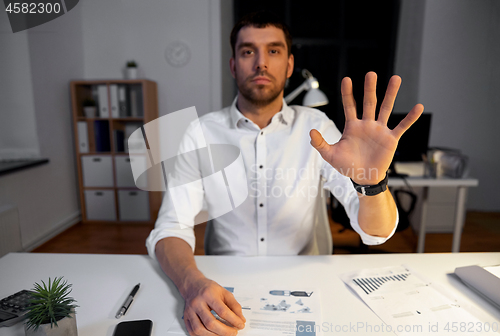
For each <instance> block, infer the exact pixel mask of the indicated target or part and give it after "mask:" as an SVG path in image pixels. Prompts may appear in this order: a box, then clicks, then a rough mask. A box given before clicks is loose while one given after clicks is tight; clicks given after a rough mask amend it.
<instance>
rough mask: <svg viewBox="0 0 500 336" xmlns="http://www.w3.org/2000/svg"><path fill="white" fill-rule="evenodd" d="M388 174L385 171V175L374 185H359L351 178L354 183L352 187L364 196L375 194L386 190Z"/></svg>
mask: <svg viewBox="0 0 500 336" xmlns="http://www.w3.org/2000/svg"><path fill="white" fill-rule="evenodd" d="M388 179H389V176H388V175H387V173H385V177H384V179H383V180H382V181H380V182H379V183H378V184H375V185H361V184H357V183H356V182H354V181H353V180H352V179H351V182H352V184H353V185H354V189H356V191H357V192H359V193H360V194H363V195H364V196H375V195H378V194H380V193H381V192H384V191H386V190H387V180H388Z"/></svg>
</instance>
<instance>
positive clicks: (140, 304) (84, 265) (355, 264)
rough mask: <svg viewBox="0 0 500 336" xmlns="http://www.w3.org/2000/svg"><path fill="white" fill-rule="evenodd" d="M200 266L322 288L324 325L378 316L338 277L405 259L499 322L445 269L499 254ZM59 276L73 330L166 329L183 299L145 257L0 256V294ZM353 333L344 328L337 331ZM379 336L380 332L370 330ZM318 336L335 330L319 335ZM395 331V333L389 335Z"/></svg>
mask: <svg viewBox="0 0 500 336" xmlns="http://www.w3.org/2000/svg"><path fill="white" fill-rule="evenodd" d="M196 262H197V264H198V267H199V268H200V270H201V271H202V272H203V273H204V274H205V275H206V276H207V277H209V278H211V279H213V280H215V281H217V282H218V283H219V284H221V285H223V286H232V285H237V284H252V283H261V284H267V285H275V284H280V285H291V286H293V285H298V284H304V283H307V284H308V285H310V286H313V287H317V288H320V290H321V293H322V299H321V302H322V309H323V310H322V323H324V322H327V323H333V324H339V325H344V324H349V323H354V324H356V323H358V322H363V323H369V324H371V325H380V324H381V321H380V319H379V318H378V317H377V316H376V315H375V314H374V313H373V312H372V311H371V310H370V309H369V308H368V307H367V306H366V305H365V304H364V303H363V302H362V301H361V300H360V299H359V298H357V297H356V296H355V295H354V294H353V293H351V292H350V291H349V289H348V288H347V287H346V286H345V285H344V284H343V282H342V281H341V280H340V278H339V277H338V275H339V274H341V273H344V272H348V271H354V270H357V269H360V268H373V267H385V266H394V265H401V264H403V263H404V264H407V265H409V266H410V267H412V268H413V269H414V270H415V271H416V272H418V273H420V274H422V275H424V276H426V277H428V278H429V279H430V280H432V281H435V282H438V283H439V284H441V285H442V286H444V287H445V288H446V289H448V290H449V292H450V293H451V294H452V295H454V296H455V297H456V298H457V299H458V300H462V301H464V302H465V303H469V304H471V305H472V306H473V307H476V308H477V309H478V310H479V313H480V315H481V316H480V317H481V318H482V320H483V321H485V322H487V321H489V322H490V323H493V322H495V321H496V322H497V323H498V322H499V321H500V311H498V310H496V309H495V308H494V307H493V306H492V305H490V304H489V303H488V302H486V301H485V300H484V299H482V298H481V297H479V296H478V295H477V294H475V293H473V292H472V291H471V290H469V289H468V288H467V287H465V286H464V285H463V284H462V283H460V281H459V280H457V279H455V278H454V277H453V276H449V275H447V273H451V272H453V271H454V269H455V267H459V266H467V265H481V266H488V265H498V264H500V253H454V254H451V253H442V254H379V255H333V256H294V257H225V256H197V257H196ZM56 276H64V277H65V279H67V280H68V282H70V283H72V284H73V292H72V296H73V297H74V298H75V299H76V300H77V301H78V302H77V303H78V305H79V306H80V307H79V308H77V324H78V335H79V336H95V335H107V336H111V335H112V333H113V329H114V327H115V325H116V324H117V323H118V322H120V321H127V320H137V319H151V320H153V322H154V327H153V335H168V333H167V330H168V329H169V328H170V325H171V323H172V322H173V320H174V318H176V319H179V318H180V316H181V315H182V310H183V307H184V302H183V300H182V299H181V297H180V295H179V294H178V292H177V289H176V288H175V286H174V285H173V284H172V282H171V281H170V280H169V279H168V278H167V277H166V276H165V275H164V274H163V272H162V271H161V270H160V268H159V267H158V266H157V265H156V263H155V262H153V261H152V260H151V259H150V258H149V257H147V256H137V255H83V254H38V253H11V254H8V255H7V256H5V257H3V258H1V259H0V297H5V296H7V295H10V294H12V293H14V292H16V291H19V290H21V289H30V288H32V286H33V283H34V282H38V281H40V280H46V279H48V278H49V277H52V278H53V277H56ZM138 282H140V283H141V289H140V291H139V292H138V294H137V296H136V300H135V301H134V302H133V304H132V306H131V307H130V310H129V312H128V313H127V314H126V315H125V316H124V317H123V318H121V319H120V320H117V319H115V318H114V315H115V313H116V311H117V310H118V307H119V305H120V304H121V303H122V302H123V300H124V299H125V298H126V296H127V294H128V293H129V292H130V290H131V289H132V288H133V286H134V285H135V284H137V283H138ZM355 334H356V335H359V332H358V333H354V332H353V333H343V335H355ZM374 334H377V335H385V334H384V333H381V332H378V333H374ZM0 335H2V336H23V335H24V330H23V326H22V324H17V325H15V326H13V327H9V328H0ZM324 335H333V333H328V332H327V333H325V334H324ZM387 335H393V334H387Z"/></svg>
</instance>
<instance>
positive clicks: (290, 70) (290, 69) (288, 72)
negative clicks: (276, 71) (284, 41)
mask: <svg viewBox="0 0 500 336" xmlns="http://www.w3.org/2000/svg"><path fill="white" fill-rule="evenodd" d="M293 65H294V59H293V54H290V56H288V67H287V69H286V78H290V77H291V76H292V74H293Z"/></svg>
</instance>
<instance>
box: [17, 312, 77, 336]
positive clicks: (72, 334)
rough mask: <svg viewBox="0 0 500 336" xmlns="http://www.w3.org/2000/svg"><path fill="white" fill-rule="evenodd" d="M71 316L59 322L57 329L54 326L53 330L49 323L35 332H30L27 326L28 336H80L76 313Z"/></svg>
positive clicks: (31, 330)
mask: <svg viewBox="0 0 500 336" xmlns="http://www.w3.org/2000/svg"><path fill="white" fill-rule="evenodd" d="M70 316H71V317H65V318H63V319H62V320H59V321H57V327H56V326H55V325H54V328H51V327H50V323H47V324H42V325H41V326H40V327H38V329H37V330H36V331H34V330H33V329H29V330H28V329H27V328H26V324H25V325H24V330H25V332H26V336H78V330H77V328H76V316H75V313H74V312H73V313H71V315H70Z"/></svg>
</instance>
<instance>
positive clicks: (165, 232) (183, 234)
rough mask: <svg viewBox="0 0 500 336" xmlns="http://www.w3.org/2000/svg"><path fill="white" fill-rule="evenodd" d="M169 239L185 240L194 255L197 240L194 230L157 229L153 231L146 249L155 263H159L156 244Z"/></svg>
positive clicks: (147, 240)
mask: <svg viewBox="0 0 500 336" xmlns="http://www.w3.org/2000/svg"><path fill="white" fill-rule="evenodd" d="M169 237H176V238H180V239H182V240H184V241H185V242H187V243H188V244H189V246H191V249H192V250H193V253H194V247H195V244H196V239H195V236H194V230H193V229H165V228H157V229H153V231H151V233H150V234H149V236H148V238H147V239H146V247H147V249H148V254H149V256H150V257H151V258H153V259H154V260H155V261H158V259H156V253H155V248H156V244H157V243H158V242H159V241H160V240H162V239H164V238H169Z"/></svg>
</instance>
